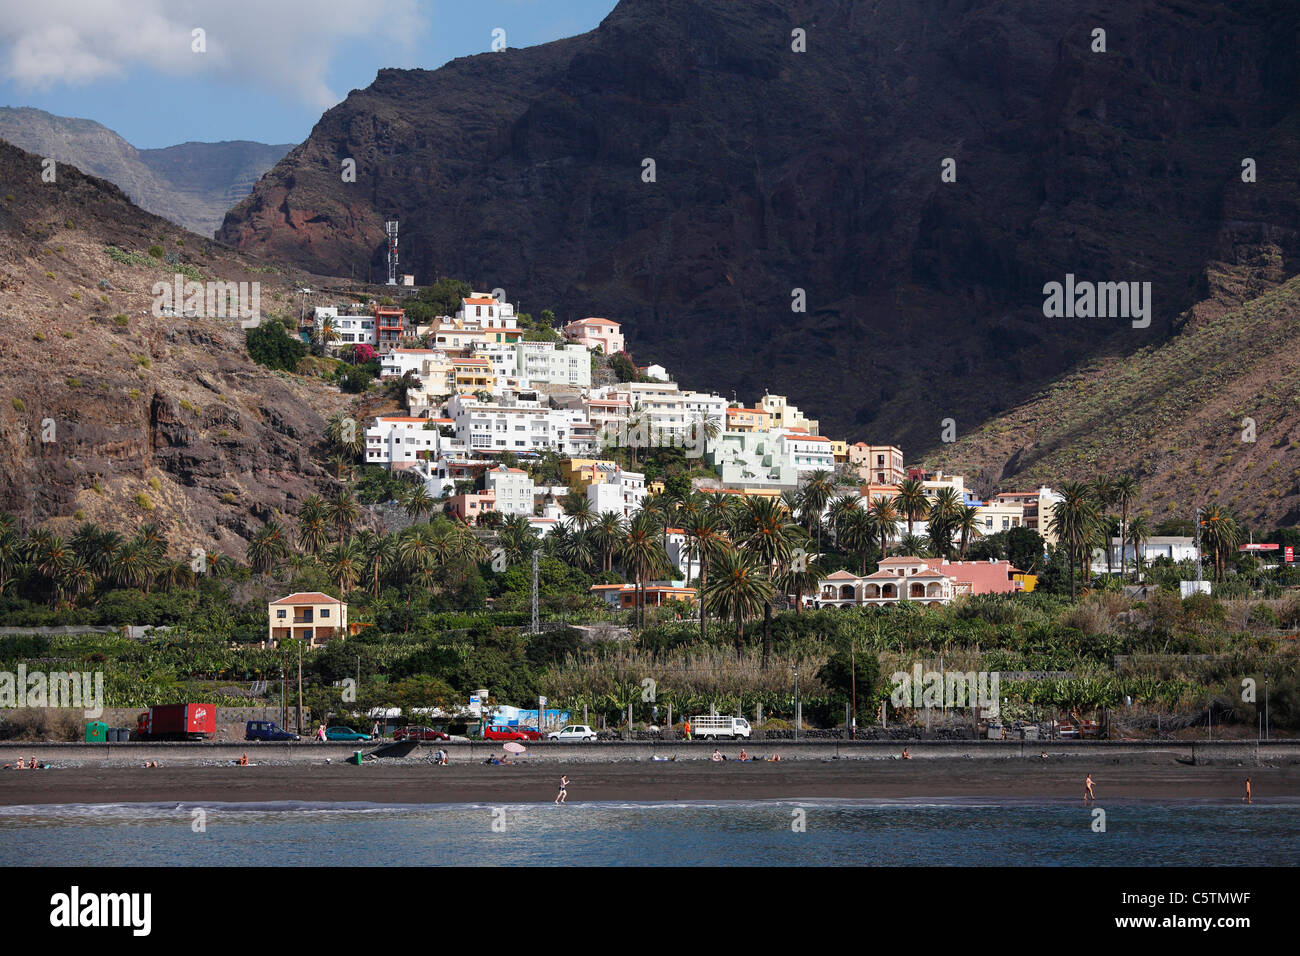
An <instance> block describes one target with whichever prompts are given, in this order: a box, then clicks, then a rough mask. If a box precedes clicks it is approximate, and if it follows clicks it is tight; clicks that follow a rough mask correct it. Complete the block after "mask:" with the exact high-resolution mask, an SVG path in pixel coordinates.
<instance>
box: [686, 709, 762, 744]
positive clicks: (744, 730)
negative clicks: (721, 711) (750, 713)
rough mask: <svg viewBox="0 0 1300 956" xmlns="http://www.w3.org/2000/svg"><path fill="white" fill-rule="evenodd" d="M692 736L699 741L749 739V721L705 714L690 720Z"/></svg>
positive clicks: (741, 718) (742, 718)
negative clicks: (726, 738)
mask: <svg viewBox="0 0 1300 956" xmlns="http://www.w3.org/2000/svg"><path fill="white" fill-rule="evenodd" d="M690 724H691V736H692V737H695V738H697V739H699V740H717V739H718V738H719V737H728V738H730V739H732V740H740V739H742V738H748V737H749V734H750V729H749V721H747V720H746V719H745V718H744V717H726V716H722V715H717V714H704V715H703V716H700V717H692V718H691V719H690Z"/></svg>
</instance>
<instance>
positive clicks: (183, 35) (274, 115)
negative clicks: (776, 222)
mask: <svg viewBox="0 0 1300 956" xmlns="http://www.w3.org/2000/svg"><path fill="white" fill-rule="evenodd" d="M615 4H616V0H42V2H40V3H38V4H29V5H25V6H24V5H21V3H20V0H0V106H34V107H36V108H38V109H43V110H46V111H48V112H50V113H56V114H58V115H60V116H77V117H83V118H85V119H92V120H95V121H96V122H99V123H102V124H103V125H105V126H107V127H108V128H109V129H112V130H114V131H116V132H117V133H119V134H120V135H121V136H123V137H124V138H125V139H126V140H127V141H128V142H130V143H132V144H133V145H135V146H137V147H140V148H142V149H144V148H153V147H160V146H171V145H173V144H175V143H183V142H187V141H190V140H199V141H208V142H213V141H219V140H232V139H248V140H257V141H260V142H264V143H298V142H301V141H302V140H303V139H305V138H306V137H307V134H308V133H309V132H310V131H311V128H312V126H313V125H314V124H315V123H316V121H317V119H319V117H320V115H321V113H322V112H324V111H325V110H326V109H328V108H329V107H330V106H332V105H334V104H335V103H337V102H339V101H340V100H342V99H343V98H344V97H345V96H346V95H347V94H348V92H349V91H350V90H353V89H360V88H363V87H366V86H369V85H370V83H371V82H372V81H373V80H374V78H375V73H376V72H377V71H378V70H379V69H380V68H381V67H404V68H413V67H419V68H424V69H436V68H437V67H439V66H442V65H443V64H444V63H446V62H447V61H448V60H452V59H455V58H456V57H459V56H469V55H472V54H475V53H486V52H489V51H490V50H491V49H492V43H493V31H494V30H496V29H501V30H504V31H505V43H506V45H507V46H510V47H515V48H518V47H525V46H535V45H536V44H539V43H546V42H549V41H551V40H557V39H560V38H561V37H567V36H573V35H575V34H578V33H585V32H586V31H588V30H590V29H592V28H594V27H595V26H596V25H597V24H599V23H600V21H601V20H603V19H604V18H605V17H606V16H607V15H608V14H609V12H610V11H611V10H613V9H614V6H615ZM195 30H202V31H203V33H202V35H201V36H202V40H203V42H202V43H201V44H199V45H201V46H202V47H203V49H202V50H196V49H195V46H196V41H195V39H194V36H195V34H194V31H195Z"/></svg>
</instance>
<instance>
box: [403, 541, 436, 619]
mask: <svg viewBox="0 0 1300 956" xmlns="http://www.w3.org/2000/svg"><path fill="white" fill-rule="evenodd" d="M428 529H429V526H428V525H414V526H412V527H410V528H408V529H407V530H406V531H405V532H404V533H403V534H402V538H401V542H400V543H399V544H398V546H397V560H398V561H399V562H400V563H401V567H402V570H403V571H404V572H405V574H406V576H407V579H408V580H407V585H406V633H408V634H409V633H410V631H411V599H412V598H413V597H414V596H415V587H414V583H415V581H416V580H421V581H425V582H427V580H428V577H427V575H428V574H429V573H431V572H432V570H433V569H434V568H435V567H436V565H437V559H436V557H435V550H434V547H433V544H432V542H431V540H430V538H429V536H428Z"/></svg>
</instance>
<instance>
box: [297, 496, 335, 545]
mask: <svg viewBox="0 0 1300 956" xmlns="http://www.w3.org/2000/svg"><path fill="white" fill-rule="evenodd" d="M328 543H329V524H328V522H327V521H326V518H325V502H324V500H323V499H322V498H321V496H320V495H308V496H307V497H306V498H304V499H303V502H302V504H301V505H300V506H299V508H298V547H300V548H302V550H303V551H304V552H305V553H307V554H319V553H320V551H321V549H322V548H324V547H325V545H326V544H328Z"/></svg>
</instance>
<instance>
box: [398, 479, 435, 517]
mask: <svg viewBox="0 0 1300 956" xmlns="http://www.w3.org/2000/svg"><path fill="white" fill-rule="evenodd" d="M435 504H436V499H435V498H434V497H433V495H431V494H429V491H428V489H427V488H426V487H425V486H424V483H423V482H420V483H419V484H415V485H412V486H411V488H410V490H409V491H407V493H406V501H405V502H403V505H404V507H405V508H406V513H407V515H408V516H409V517H410V518H411V519H412V520H413V521H420V520H422V519H424V518H426V517H428V516H429V515H430V514H432V513H433V509H434V505H435Z"/></svg>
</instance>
